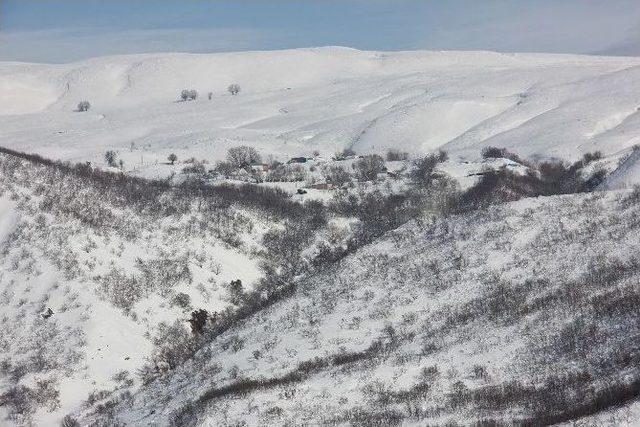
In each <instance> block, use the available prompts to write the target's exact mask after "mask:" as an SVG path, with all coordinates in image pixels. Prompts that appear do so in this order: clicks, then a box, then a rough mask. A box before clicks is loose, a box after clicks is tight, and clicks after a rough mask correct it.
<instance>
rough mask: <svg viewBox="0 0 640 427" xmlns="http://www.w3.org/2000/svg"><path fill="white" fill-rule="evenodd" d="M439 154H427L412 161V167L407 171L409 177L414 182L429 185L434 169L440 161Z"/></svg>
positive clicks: (433, 175)
mask: <svg viewBox="0 0 640 427" xmlns="http://www.w3.org/2000/svg"><path fill="white" fill-rule="evenodd" d="M440 159H441V156H439V155H435V154H428V155H426V156H424V157H420V158H419V159H417V160H415V161H414V162H413V168H412V169H411V171H410V172H409V178H410V179H411V181H412V182H413V183H414V184H417V185H421V186H429V185H430V184H431V182H432V181H433V179H434V177H435V169H436V166H437V165H438V163H440V161H441V160H440Z"/></svg>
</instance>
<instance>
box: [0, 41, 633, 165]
mask: <svg viewBox="0 0 640 427" xmlns="http://www.w3.org/2000/svg"><path fill="white" fill-rule="evenodd" d="M639 81H640V59H638V58H620V57H615V58H614V57H596V56H575V55H543V54H499V53H492V52H395V53H386V52H362V51H357V50H352V49H346V48H318V49H300V50H290V51H275V52H246V53H224V54H208V55H191V54H154V55H135V56H116V57H104V58H96V59H92V60H87V61H83V62H78V63H72V64H65V65H43V64H21V63H2V64H0V98H1V99H2V100H3V102H2V105H0V146H7V147H10V148H14V149H19V150H21V151H26V152H37V153H40V154H43V155H46V156H49V157H52V158H62V159H71V160H76V161H80V160H91V161H94V162H96V163H98V164H100V163H102V162H103V154H104V152H105V151H106V150H110V149H115V150H118V151H119V152H120V156H121V158H123V159H124V161H125V168H126V169H127V170H128V171H129V172H134V173H139V174H146V175H150V176H156V175H163V174H166V173H168V172H167V170H166V168H164V167H162V165H160V166H158V163H163V162H166V157H167V155H168V154H169V153H172V152H175V153H176V154H177V155H178V157H179V158H188V157H192V156H195V157H196V158H203V159H208V160H210V161H211V160H217V159H221V158H223V157H224V153H225V152H226V150H227V149H228V148H229V147H231V146H234V145H238V144H248V145H254V146H256V147H257V148H258V149H259V150H260V151H261V152H262V153H263V154H265V155H269V154H271V155H274V156H275V157H276V158H279V159H280V160H284V159H286V158H288V157H290V156H295V155H310V154H311V153H312V152H313V151H314V150H319V151H320V152H321V153H322V154H324V155H330V154H333V153H334V152H335V151H336V150H338V149H342V148H345V147H349V146H350V147H353V148H354V149H355V150H356V151H357V152H358V153H367V152H377V153H381V152H384V150H385V149H386V148H388V147H395V148H400V149H403V150H406V151H409V152H412V153H423V152H427V151H430V150H434V149H436V148H439V147H444V148H445V149H446V150H448V151H449V153H450V154H451V156H452V158H453V159H458V158H463V159H467V160H468V159H476V158H478V156H479V152H480V148H481V147H483V146H487V145H493V146H498V147H506V148H509V149H511V150H512V151H514V152H517V153H519V154H521V155H524V156H529V157H543V158H548V157H559V158H564V159H572V160H574V159H577V158H578V157H579V156H580V155H581V154H583V153H586V152H592V151H596V150H598V151H602V152H603V154H605V156H613V158H615V159H617V158H618V157H619V156H622V155H624V154H626V152H628V151H629V150H630V148H631V147H632V146H633V145H635V144H638V143H640V136H639V135H638V131H639V130H640V112H639V111H638V108H640V84H638V83H639ZM231 83H238V84H240V86H241V88H242V91H241V93H240V94H239V95H238V96H231V95H230V94H228V93H227V91H226V88H227V86H228V85H229V84H231ZM182 89H195V90H197V91H198V92H199V94H200V97H199V99H198V100H197V101H194V102H177V101H178V99H179V93H180V91H181V90H182ZM208 92H213V95H212V99H211V100H209V99H208V97H207V94H208ZM84 99H86V100H88V101H89V102H90V103H91V105H92V108H91V109H90V110H89V112H86V113H78V112H74V110H75V108H76V105H77V104H78V102H79V101H81V100H84ZM627 166H628V167H629V165H627ZM635 167H636V166H635V164H634V165H632V167H631V169H635Z"/></svg>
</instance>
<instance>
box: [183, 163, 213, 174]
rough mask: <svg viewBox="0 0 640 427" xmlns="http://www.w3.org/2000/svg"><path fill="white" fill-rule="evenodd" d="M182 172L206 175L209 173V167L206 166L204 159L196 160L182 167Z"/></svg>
mask: <svg viewBox="0 0 640 427" xmlns="http://www.w3.org/2000/svg"><path fill="white" fill-rule="evenodd" d="M182 173H184V174H194V175H204V174H206V173H207V169H206V168H205V166H204V162H202V161H198V160H196V161H194V162H193V163H191V164H189V165H188V166H185V167H183V168H182Z"/></svg>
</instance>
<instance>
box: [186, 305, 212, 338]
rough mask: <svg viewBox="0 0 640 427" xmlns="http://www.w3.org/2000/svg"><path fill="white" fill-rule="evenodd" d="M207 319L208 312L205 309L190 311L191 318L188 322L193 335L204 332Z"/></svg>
mask: <svg viewBox="0 0 640 427" xmlns="http://www.w3.org/2000/svg"><path fill="white" fill-rule="evenodd" d="M208 319H209V313H208V312H207V310H205V309H200V310H196V311H194V312H192V313H191V319H189V324H190V325H191V332H192V333H193V334H194V335H200V334H202V333H203V332H204V328H205V326H206V325H207V320H208Z"/></svg>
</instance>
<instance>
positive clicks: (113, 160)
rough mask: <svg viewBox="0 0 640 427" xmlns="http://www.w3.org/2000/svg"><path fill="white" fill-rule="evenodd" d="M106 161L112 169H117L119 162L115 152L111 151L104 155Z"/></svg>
mask: <svg viewBox="0 0 640 427" xmlns="http://www.w3.org/2000/svg"><path fill="white" fill-rule="evenodd" d="M104 160H105V161H106V162H107V164H108V165H109V166H111V167H116V166H117V165H118V161H117V160H118V155H117V154H116V152H115V151H113V150H109V151H107V152H106V153H104Z"/></svg>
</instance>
